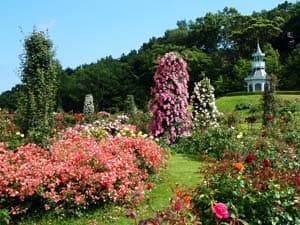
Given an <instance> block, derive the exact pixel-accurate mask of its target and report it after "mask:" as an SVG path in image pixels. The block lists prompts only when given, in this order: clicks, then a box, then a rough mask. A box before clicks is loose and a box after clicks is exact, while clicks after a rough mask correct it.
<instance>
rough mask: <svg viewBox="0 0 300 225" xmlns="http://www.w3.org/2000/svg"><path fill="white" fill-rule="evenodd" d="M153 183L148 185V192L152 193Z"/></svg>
mask: <svg viewBox="0 0 300 225" xmlns="http://www.w3.org/2000/svg"><path fill="white" fill-rule="evenodd" d="M152 187H153V186H152V183H147V190H149V191H151V190H152Z"/></svg>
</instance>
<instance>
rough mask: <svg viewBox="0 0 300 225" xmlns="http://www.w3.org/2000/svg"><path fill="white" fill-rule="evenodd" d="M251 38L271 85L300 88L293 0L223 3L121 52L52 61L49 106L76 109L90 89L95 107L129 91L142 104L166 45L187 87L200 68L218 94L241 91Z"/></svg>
mask: <svg viewBox="0 0 300 225" xmlns="http://www.w3.org/2000/svg"><path fill="white" fill-rule="evenodd" d="M257 40H259V42H260V45H261V46H262V50H263V51H264V53H266V58H265V61H266V70H267V73H269V74H271V73H272V74H275V75H276V76H277V77H278V80H279V86H278V89H280V90H300V76H298V75H300V73H299V71H300V43H299V42H300V2H296V3H289V2H287V1H286V2H284V3H282V4H279V5H278V6H277V7H276V8H274V9H272V10H269V11H267V10H263V11H261V12H253V13H252V15H242V14H241V13H239V12H238V11H237V10H236V9H234V8H224V9H223V10H222V11H218V12H217V13H207V14H206V15H204V16H203V17H199V18H197V19H195V20H194V21H185V20H182V21H178V22H177V27H176V28H175V29H170V30H167V31H166V32H165V34H164V35H163V36H162V37H152V38H151V39H150V40H149V41H148V42H147V43H144V44H143V45H142V46H141V47H140V49H138V50H132V51H131V52H129V53H128V54H123V55H122V56H121V57H120V58H117V59H115V58H112V57H111V56H108V57H105V58H101V59H99V60H98V61H97V62H94V63H90V64H84V65H80V66H78V67H77V68H75V69H71V68H66V69H63V68H62V67H61V66H58V67H57V69H58V77H57V79H58V92H57V97H56V107H57V109H62V110H64V111H66V112H70V111H72V112H82V109H83V102H84V96H85V95H86V94H92V95H93V97H94V104H95V110H97V111H108V112H116V111H119V110H123V109H124V107H126V106H125V102H126V101H125V100H126V97H127V96H128V95H133V96H134V99H135V102H136V104H137V106H138V107H139V108H140V109H145V110H146V109H147V107H148V101H149V99H150V97H151V95H150V87H152V86H153V85H154V83H153V75H154V73H155V68H156V66H157V58H158V57H162V56H163V55H164V54H165V53H166V52H170V51H173V52H178V53H180V54H181V55H182V56H183V57H184V58H185V60H186V61H187V63H188V72H189V75H190V81H189V92H190V93H191V91H192V89H193V85H194V82H198V81H200V80H201V79H202V78H203V76H205V77H208V78H209V79H210V80H211V83H212V85H214V87H215V93H216V95H217V96H222V95H224V94H226V93H228V92H234V91H244V90H246V83H245V82H244V78H245V77H246V76H247V75H248V74H249V73H250V72H251V60H252V58H251V54H252V53H253V52H254V51H255V49H256V44H257ZM21 89H22V84H18V85H16V86H15V87H13V88H12V89H11V90H9V91H6V92H3V93H2V94H1V95H0V108H6V109H8V110H10V111H14V110H16V109H17V102H18V98H19V96H18V93H19V91H20V90H21Z"/></svg>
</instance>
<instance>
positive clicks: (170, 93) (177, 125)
mask: <svg viewBox="0 0 300 225" xmlns="http://www.w3.org/2000/svg"><path fill="white" fill-rule="evenodd" d="M188 80H189V74H188V72H187V68H186V62H185V61H184V60H183V59H182V58H181V57H180V56H178V55H177V54H175V53H174V52H170V53H166V54H165V55H164V57H162V58H161V59H159V61H158V66H157V69H156V72H155V74H154V82H155V86H154V87H153V88H152V89H151V92H152V95H153V98H152V100H151V107H150V108H151V110H152V112H153V117H152V121H151V132H152V135H153V136H155V137H158V136H162V135H166V138H167V143H168V144H170V143H172V142H174V141H175V140H176V137H178V136H180V135H186V134H187V133H188V127H189V124H190V122H189V115H188V112H187V108H188V100H187V99H188V90H187V82H188Z"/></svg>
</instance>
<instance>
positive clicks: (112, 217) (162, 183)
mask: <svg viewBox="0 0 300 225" xmlns="http://www.w3.org/2000/svg"><path fill="white" fill-rule="evenodd" d="M168 163H169V167H168V169H166V170H164V171H162V172H161V173H160V174H159V175H156V176H154V177H152V180H153V190H152V191H151V192H150V193H146V196H145V197H146V198H149V199H150V201H151V206H152V207H153V208H155V209H161V208H162V207H163V206H168V204H169V199H170V197H172V196H173V194H172V190H171V187H174V186H175V184H176V183H178V184H184V185H186V186H187V187H195V186H196V185H197V184H199V183H200V181H201V179H200V177H199V172H198V171H199V168H200V166H201V165H202V162H201V161H198V160H196V159H195V157H192V156H191V157H190V156H186V155H182V154H173V155H172V157H171V159H170V160H169V162H168ZM138 210H139V213H138V215H139V216H140V217H142V218H145V217H147V216H151V215H152V212H151V210H150V209H149V208H148V206H147V204H145V203H144V204H141V206H140V207H139V209H138ZM125 211H126V210H125V209H124V208H123V207H121V206H111V207H106V208H105V209H95V210H93V211H88V212H86V213H84V215H82V216H81V217H78V218H63V219H55V218H54V217H52V216H50V215H46V216H44V217H43V218H42V219H33V218H31V219H26V220H24V221H22V222H20V223H19V224H20V225H21V224H22V225H25V224H26V225H30V224H31V225H50V224H51V225H70V224H75V225H108V224H109V225H117V224H118V225H130V224H133V221H132V220H129V219H127V218H126V217H125V216H124V215H125Z"/></svg>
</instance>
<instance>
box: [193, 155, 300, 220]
mask: <svg viewBox="0 0 300 225" xmlns="http://www.w3.org/2000/svg"><path fill="white" fill-rule="evenodd" d="M236 164H237V163H234V161H230V160H223V161H219V162H214V163H213V164H210V166H208V167H207V168H206V169H205V170H204V171H202V172H203V174H204V175H205V181H204V182H203V184H202V185H201V186H199V187H198V188H197V190H196V195H195V197H194V201H195V204H196V210H198V211H199V212H200V218H201V221H202V222H203V224H215V222H216V220H215V218H214V215H213V212H212V211H211V205H212V204H214V203H215V202H217V201H222V202H224V203H225V204H226V205H227V207H228V210H229V213H230V218H229V219H227V220H225V221H227V222H228V223H230V224H246V222H247V224H253V225H255V224H266V225H268V224H270V225H271V224H290V225H292V224H298V223H299V222H300V211H299V202H298V201H297V199H299V194H300V193H299V188H297V187H296V186H297V185H299V183H298V184H296V183H294V181H293V177H294V176H299V175H298V173H299V172H297V171H296V170H288V171H285V172H286V173H285V175H282V173H281V171H278V170H276V169H275V168H273V167H272V166H271V165H272V164H270V163H269V161H268V160H266V159H265V160H264V161H262V160H258V159H255V162H253V161H252V162H251V163H250V162H249V163H248V164H247V163H245V164H244V165H243V164H242V163H239V164H241V165H243V167H241V168H242V169H237V167H236V166H235V165H236ZM297 182H298V181H297ZM295 185H296V186H295Z"/></svg>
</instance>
